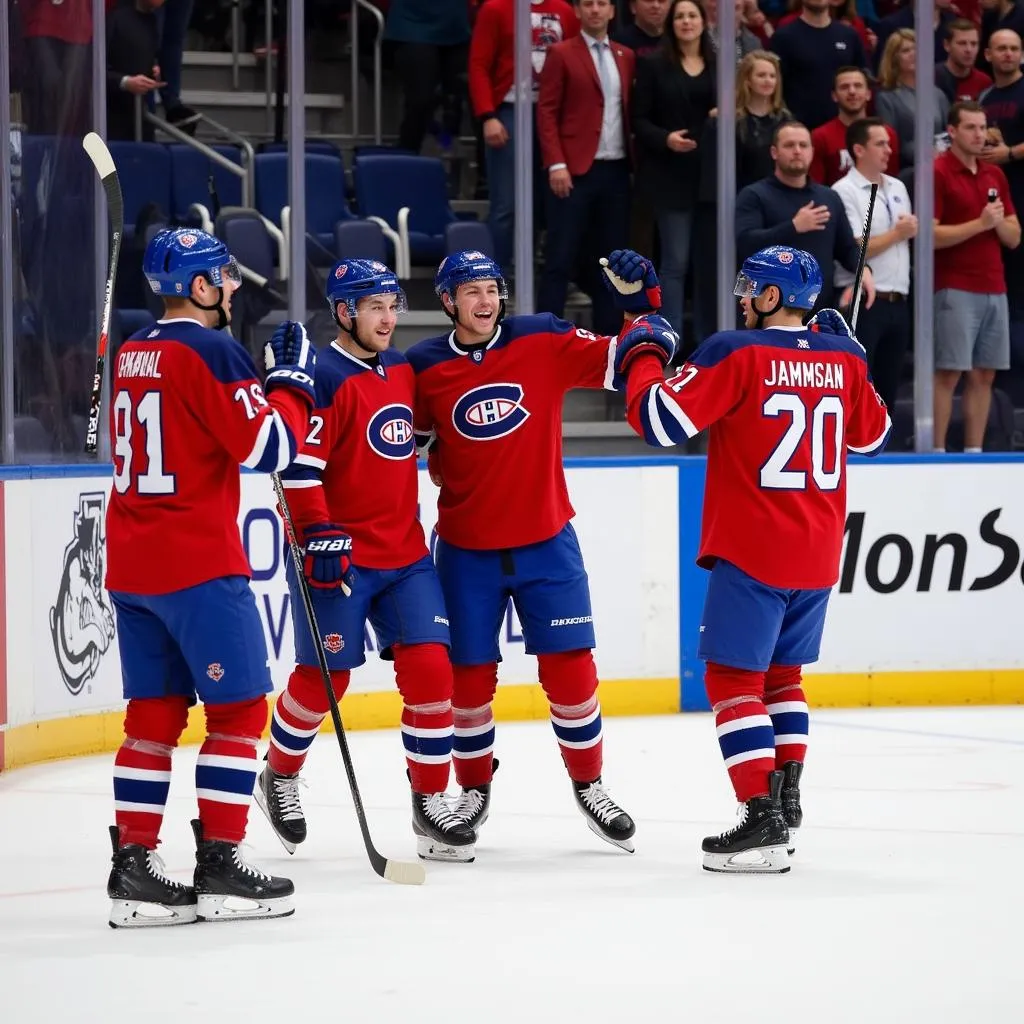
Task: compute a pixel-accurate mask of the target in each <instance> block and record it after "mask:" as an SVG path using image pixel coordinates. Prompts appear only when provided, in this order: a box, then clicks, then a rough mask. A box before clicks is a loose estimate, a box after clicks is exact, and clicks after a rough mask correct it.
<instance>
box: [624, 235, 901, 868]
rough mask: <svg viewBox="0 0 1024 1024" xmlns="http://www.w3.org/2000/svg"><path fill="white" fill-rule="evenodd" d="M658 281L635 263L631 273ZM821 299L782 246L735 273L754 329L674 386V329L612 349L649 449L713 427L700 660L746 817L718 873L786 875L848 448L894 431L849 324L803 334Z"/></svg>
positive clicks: (878, 445) (723, 851)
mask: <svg viewBox="0 0 1024 1024" xmlns="http://www.w3.org/2000/svg"><path fill="white" fill-rule="evenodd" d="M652 273H653V271H652V270H651V268H650V267H649V266H646V267H645V266H633V267H631V268H630V270H629V271H628V272H625V273H624V275H623V276H624V278H625V279H627V280H632V281H634V282H636V281H641V282H642V281H643V280H644V278H645V277H650V275H651V274H652ZM820 290H821V271H820V269H819V268H818V264H817V262H816V261H815V260H814V258H813V257H812V256H810V255H809V254H808V253H806V252H803V251H801V250H799V249H791V248H789V247H788V246H771V247H769V248H767V249H762V250H761V251H760V252H758V253H755V254H754V255H753V256H751V257H750V258H749V259H748V260H746V261H745V262H744V264H743V267H742V269H741V271H740V274H739V276H738V277H737V279H736V287H735V293H736V294H737V295H738V296H740V305H741V307H742V310H743V317H744V325H745V326H746V327H747V328H748V330H746V331H724V332H721V333H719V334H714V335H712V336H711V337H710V338H708V339H707V341H705V342H704V343H703V344H702V345H701V346H700V347H699V348H698V349H697V351H696V352H695V353H694V354H693V356H692V357H691V359H690V361H689V362H688V363H686V364H685V365H684V366H683V367H682V369H681V370H680V371H679V373H677V374H676V375H675V376H674V377H671V378H670V379H669V380H668V381H665V380H664V379H663V372H662V371H663V367H664V366H665V365H666V364H667V363H668V362H669V360H670V359H671V358H672V355H673V352H674V344H673V342H674V338H673V336H672V334H671V332H663V331H655V332H653V334H652V333H650V332H648V333H644V332H643V331H642V330H641V331H636V330H635V329H634V330H631V331H628V332H626V333H625V334H624V335H623V337H622V339H621V340H620V342H619V345H618V350H617V353H616V371H617V372H618V373H621V374H625V375H628V388H627V402H628V408H627V415H628V418H629V422H630V424H631V425H632V427H633V429H634V430H635V431H636V432H637V433H638V434H640V435H641V436H642V437H643V438H644V439H645V440H646V441H647V443H648V444H651V445H656V446H664V447H668V446H670V445H673V444H678V443H680V442H681V441H683V440H685V439H686V438H688V437H693V436H694V435H695V434H698V433H699V432H700V431H702V430H704V429H707V428H710V439H709V444H708V465H707V484H706V487H705V493H704V516H703V528H702V534H701V543H700V551H699V553H698V557H697V564H698V565H700V566H702V567H703V568H705V569H709V570H710V571H711V577H710V579H709V581H708V591H707V598H706V601H705V605H704V615H703V620H702V625H701V632H700V641H699V646H698V653H699V655H700V657H701V658H702V659H703V660H704V661H705V663H706V669H705V686H706V687H707V693H708V700H709V702H710V704H711V706H712V709H713V710H714V713H715V724H716V727H717V730H718V742H719V746H720V748H721V751H722V756H723V758H724V759H725V764H726V768H727V769H728V772H729V777H730V779H731V781H732V784H733V788H734V789H735V791H736V798H737V800H738V801H739V802H740V804H742V805H743V807H742V810H743V816H742V819H741V822H740V824H739V825H737V826H736V827H735V828H733V829H731V830H730V831H728V832H724V833H722V834H721V835H719V836H709V837H708V838H707V839H705V840H704V843H703V850H704V867H705V868H707V869H708V870H709V871H766V872H784V871H788V870H789V864H788V861H787V856H786V853H787V848H791V847H792V845H793V842H794V834H795V832H796V830H797V828H798V827H799V826H800V823H801V819H802V812H801V809H800V789H799V783H800V775H801V772H802V770H803V761H804V755H805V753H806V750H807V721H808V718H807V702H806V699H805V697H804V692H803V687H802V682H801V668H802V666H803V665H806V664H809V663H810V662H813V661H816V660H817V658H818V651H819V648H820V645H821V636H822V630H823V628H824V624H825V610H826V606H827V604H828V598H829V593H830V591H831V588H832V586H833V584H834V583H835V582H836V580H837V579H838V578H839V558H840V552H841V548H842V543H843V531H844V526H845V521H846V454H847V452H848V451H852V452H860V453H862V454H865V455H875V454H877V453H878V452H880V451H881V450H882V448H883V447H884V446H885V443H886V441H887V439H888V435H889V428H890V422H889V415H888V413H887V412H886V409H885V405H884V403H883V402H882V400H881V399H880V398H879V396H878V393H877V392H876V391H875V389H874V386H873V385H872V383H871V380H870V377H869V376H868V369H867V362H866V358H865V354H864V349H863V348H862V347H861V345H860V344H859V343H858V341H857V339H856V338H854V337H853V336H852V335H851V333H850V329H849V327H848V325H847V324H846V321H845V320H844V319H843V318H842V316H841V315H840V314H839V313H838V312H837V311H836V310H834V309H825V310H822V311H821V312H820V313H818V314H817V316H815V317H814V318H813V319H812V320H811V322H810V325H809V326H807V327H805V326H804V325H803V318H804V317H805V316H806V314H807V311H808V310H810V309H812V308H813V306H814V303H815V300H816V299H817V297H818V293H819V291H820ZM790 852H792V849H790Z"/></svg>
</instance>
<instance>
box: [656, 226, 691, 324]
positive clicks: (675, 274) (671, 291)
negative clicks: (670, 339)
mask: <svg viewBox="0 0 1024 1024" xmlns="http://www.w3.org/2000/svg"><path fill="white" fill-rule="evenodd" d="M654 216H655V220H656V221H657V223H658V237H659V238H660V239H661V266H660V267H658V277H659V278H661V315H662V316H663V317H665V319H666V320H667V321H668V322H669V323H670V324H671V325H672V327H673V329H674V330H675V331H676V333H677V334H678V335H679V336H680V337H682V335H683V309H684V302H685V299H686V296H685V295H684V291H683V282H684V281H685V279H686V271H687V269H688V268H689V266H690V240H691V239H692V237H693V210H659V211H658V212H657V213H655V215H654Z"/></svg>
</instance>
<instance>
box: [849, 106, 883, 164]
mask: <svg viewBox="0 0 1024 1024" xmlns="http://www.w3.org/2000/svg"><path fill="white" fill-rule="evenodd" d="M884 127H885V122H884V121H883V120H882V119H881V118H880V117H862V118H861V119H860V120H859V121H854V122H853V123H852V124H851V125H849V126H848V127H847V129H846V152H847V153H849V154H850V157H851V158H852V160H853V162H854V163H856V162H857V158H856V157H855V156H854V153H853V147H854V146H866V145H867V144H868V139H870V138H871V129H872V128H884Z"/></svg>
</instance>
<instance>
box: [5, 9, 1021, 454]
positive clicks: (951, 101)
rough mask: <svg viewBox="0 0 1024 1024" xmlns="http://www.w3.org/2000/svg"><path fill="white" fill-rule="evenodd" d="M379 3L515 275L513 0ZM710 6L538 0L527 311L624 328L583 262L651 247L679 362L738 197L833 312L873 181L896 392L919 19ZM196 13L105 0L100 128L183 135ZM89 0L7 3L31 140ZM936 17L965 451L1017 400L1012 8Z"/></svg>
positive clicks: (889, 393)
mask: <svg viewBox="0 0 1024 1024" xmlns="http://www.w3.org/2000/svg"><path fill="white" fill-rule="evenodd" d="M267 2H270V0H267ZM375 2H376V4H377V6H378V7H379V8H381V9H382V10H383V11H384V12H385V14H386V31H385V41H386V50H385V55H386V60H387V67H388V69H389V72H388V73H389V75H392V76H394V80H395V81H397V82H398V83H399V85H400V89H401V94H402V99H403V106H402V115H401V121H400V124H399V126H398V132H397V139H396V140H395V142H396V144H397V146H398V147H399V148H401V149H403V150H409V151H412V152H419V151H421V149H422V148H423V146H424V143H425V141H426V139H427V137H428V135H431V134H434V135H435V136H436V137H437V138H438V139H439V140H440V142H441V144H442V145H444V146H447V145H450V144H451V142H452V140H453V139H455V138H457V137H458V136H460V135H465V134H467V133H473V134H475V135H476V136H477V141H478V151H479V154H480V165H481V166H480V168H479V180H480V181H481V183H482V184H483V183H485V185H483V188H484V190H483V191H481V192H480V193H479V194H480V195H481V196H486V198H487V199H488V200H489V215H488V222H489V226H490V229H491V234H492V238H493V245H494V253H495V256H496V258H497V259H498V261H499V262H500V263H501V264H502V265H503V266H504V267H505V268H506V269H507V273H508V275H509V278H510V280H511V279H514V277H515V265H514V251H513V250H514V246H513V240H514V228H515V219H516V211H515V158H514V146H515V141H516V140H515V119H514V106H513V102H512V100H513V67H514V28H513V22H514V0H375ZM720 2H723V0H618V2H617V3H613V2H612V0H531V2H530V16H531V24H532V29H533V38H532V51H533V68H534V83H533V100H534V118H533V120H534V140H533V141H534V146H533V149H534V157H535V181H534V185H535V202H534V212H535V218H536V223H535V227H536V230H537V238H538V239H539V240H542V241H541V242H540V243H539V249H538V274H537V275H536V278H537V282H538V291H537V296H536V304H537V308H538V309H541V310H547V311H551V312H554V313H557V314H561V313H563V311H564V309H565V305H566V301H567V296H569V295H570V294H572V293H573V292H574V290H575V289H579V290H582V292H583V293H585V294H587V295H589V297H590V299H591V302H592V319H591V325H592V326H593V328H594V329H595V330H599V331H604V332H608V333H612V332H614V331H615V330H616V329H617V326H618V324H617V316H616V311H615V310H614V308H613V307H612V306H611V304H610V303H609V302H608V300H607V296H606V294H605V292H604V289H603V288H602V287H601V286H600V282H599V279H598V275H597V258H598V257H599V256H600V255H603V254H605V253H607V252H608V251H609V250H611V249H614V248H620V247H624V246H627V245H629V246H632V247H635V248H638V249H640V250H642V251H644V252H649V253H651V254H652V255H653V256H654V258H655V260H656V263H657V266H658V268H659V273H660V275H661V278H662V282H663V295H664V301H665V309H664V312H665V315H666V316H667V317H668V319H669V320H670V321H671V322H672V323H673V325H674V326H675V327H676V328H677V329H678V330H679V331H680V333H681V335H682V338H683V342H684V352H689V351H692V349H693V348H694V347H695V346H696V345H697V344H698V343H699V342H700V341H701V340H703V339H704V338H705V337H707V336H708V335H709V334H710V333H712V332H713V331H714V330H715V328H716V306H715V299H714V296H715V294H716V289H717V287H718V282H717V280H716V259H715V253H716V249H717V244H718V239H717V229H716V210H717V206H718V204H719V203H720V202H723V201H729V202H734V203H735V221H736V250H737V259H738V260H742V259H743V258H744V257H745V256H746V255H748V254H749V253H750V252H752V251H754V250H756V249H757V248H759V247H761V246H763V245H766V244H773V243H785V244H790V245H799V246H800V247H802V248H805V249H807V250H808V251H811V252H812V253H814V254H815V256H817V258H818V259H819V262H821V263H822V266H823V267H825V268H828V267H832V268H834V275H833V274H832V273H830V272H828V271H827V272H826V282H827V283H826V287H825V289H824V291H823V294H822V296H821V299H820V303H821V304H822V305H826V304H830V305H832V304H842V303H844V302H845V301H847V300H848V293H849V287H848V286H849V282H850V279H851V276H852V275H851V271H852V270H853V268H854V266H855V262H856V256H857V250H858V241H859V235H860V234H861V233H862V224H863V219H864V207H865V202H866V199H865V196H866V194H867V191H868V189H869V186H870V183H871V182H875V183H877V184H878V185H879V186H880V188H879V193H878V202H877V204H876V207H875V213H874V227H873V232H872V238H871V244H870V247H869V258H868V262H869V265H870V269H869V271H868V272H867V274H866V288H865V292H866V302H865V305H864V307H863V308H862V312H861V319H860V324H859V329H860V333H861V338H862V341H864V343H865V346H866V348H867V349H868V352H869V359H870V362H871V368H872V372H873V374H874V375H875V377H876V379H877V381H878V384H879V388H880V390H881V392H882V394H883V396H884V397H885V398H886V400H887V402H889V403H890V404H895V402H896V400H897V398H898V397H899V396H900V395H901V394H905V392H906V387H907V382H908V381H909V380H910V378H911V375H912V367H911V363H910V357H911V353H912V338H913V320H912V316H911V305H910V302H911V295H912V288H913V276H912V267H911V248H912V239H913V238H914V236H915V235H916V232H917V225H918V220H917V216H918V214H917V213H915V210H914V206H913V199H914V177H915V175H916V174H920V173H921V168H917V167H915V166H914V154H915V138H914V131H915V117H914V111H915V106H916V95H915V80H916V79H915V69H916V38H917V37H916V34H915V33H916V32H917V31H920V30H921V29H922V27H921V26H916V25H915V24H914V11H913V6H912V4H910V3H907V2H901V0H839V2H830V0H760V2H758V0H734V2H735V10H736V29H737V31H736V36H735V39H734V40H732V41H729V42H726V41H723V40H722V39H721V37H720V33H719V31H718V10H717V4H718V3H720ZM725 2H728V0H725ZM192 6H193V5H192V0H166V2H162V0H108V8H109V13H108V26H107V37H108V47H107V58H108V75H107V87H108V96H109V103H108V119H109V125H110V131H111V133H112V137H116V136H115V135H114V133H116V132H123V133H124V134H123V135H122V136H121V137H129V138H130V137H134V136H133V135H132V130H133V125H131V124H129V121H128V111H129V109H130V107H131V106H132V105H133V101H132V99H131V97H132V95H133V94H139V95H145V96H147V97H150V98H151V99H152V101H156V100H157V99H159V101H160V103H161V104H162V108H163V111H164V115H165V116H166V117H167V118H168V119H169V120H172V121H175V122H177V123H178V124H179V126H180V127H183V128H185V129H186V130H190V129H192V128H193V127H194V111H192V110H190V109H189V108H188V107H186V106H185V105H184V104H183V103H181V100H180V92H181V74H180V65H181V51H182V46H183V40H184V33H185V29H186V28H187V26H188V24H189V18H190V16H191V22H192V26H193V30H196V29H197V28H199V29H200V30H202V31H205V32H207V33H210V32H213V36H211V37H210V38H209V39H208V40H207V41H208V43H209V45H210V46H212V47H216V46H217V45H219V43H218V39H217V38H216V33H217V32H223V30H224V25H225V24H226V22H225V21H224V20H223V15H224V12H225V11H226V9H227V7H228V5H226V4H223V5H222V4H220V3H213V4H209V5H196V6H197V7H201V8H203V9H202V10H196V11H193V10H192ZM349 6H350V5H349V4H348V3H342V4H327V3H317V2H315V0H307V7H308V8H310V10H311V11H312V12H313V16H314V17H316V18H327V19H331V18H333V19H335V20H337V18H338V17H341V16H345V15H347V14H348V9H349ZM89 8H91V4H90V3H89V0H64V2H63V3H62V4H61V5H57V6H54V5H51V4H49V3H47V4H43V3H40V2H38V0H17V2H15V3H14V8H13V9H14V11H15V13H16V15H17V16H19V17H20V18H21V24H20V26H19V32H20V37H21V38H24V40H25V43H26V51H25V52H26V54H27V59H28V60H29V61H32V60H36V61H42V63H40V64H39V67H43V66H45V67H47V68H50V69H54V72H55V74H58V73H59V75H61V76H63V77H64V79H65V88H64V89H63V91H58V92H55V91H54V90H55V89H56V88H57V86H56V85H55V84H54V83H55V82H56V81H57V79H56V78H54V77H53V76H49V77H48V76H46V75H35V74H33V75H26V79H33V78H35V79H42V80H43V81H42V84H40V82H39V81H36V84H35V91H36V95H35V96H34V97H30V96H29V94H30V93H31V92H32V89H28V90H27V91H26V106H27V110H26V120H27V122H28V125H29V130H30V131H40V132H45V131H53V130H55V129H54V126H53V124H52V123H51V121H52V119H53V118H57V119H58V121H59V124H61V125H64V126H65V128H64V129H63V130H67V128H66V126H68V125H71V126H74V125H75V124H76V123H79V122H76V119H75V115H74V114H73V113H72V112H69V110H68V108H69V106H74V104H75V102H79V103H80V102H81V97H80V96H79V97H77V100H76V97H75V96H68V95H67V94H68V89H67V88H66V80H67V78H68V76H71V75H74V74H80V73H81V72H80V71H79V70H76V69H78V68H80V67H86V68H87V66H88V61H87V60H86V59H84V58H83V57H82V56H81V54H77V53H76V48H77V49H79V50H81V49H88V42H89V39H90V38H91V35H90V32H91V30H85V29H81V28H80V26H79V25H78V20H79V19H81V18H86V13H87V9H89ZM243 9H244V11H245V25H246V27H247V36H246V41H245V45H246V47H247V48H248V49H251V50H256V49H258V48H262V50H263V51H264V52H265V51H266V48H267V46H268V41H267V40H264V39H262V37H261V36H260V35H259V31H258V28H259V26H260V25H261V24H262V15H261V13H260V12H261V11H262V9H263V8H262V7H261V6H259V5H257V4H255V3H250V4H245V5H243ZM61 10H63V12H64V13H65V14H67V15H68V17H66V18H64V19H63V20H61V15H60V14H59V13H55V12H59V11H61ZM218 19H219V20H218ZM73 26H78V27H73ZM211 26H216V27H214V28H211ZM930 29H931V30H932V31H933V32H934V38H935V58H936V65H935V74H934V105H935V109H936V118H935V124H934V125H933V131H932V135H933V138H932V145H931V147H930V148H931V149H932V151H933V153H934V161H935V170H934V175H935V177H934V181H935V192H936V207H935V212H934V216H935V218H936V219H937V222H938V227H937V228H936V252H935V291H936V296H935V308H936V321H935V324H936V330H935V345H936V348H935V353H936V363H935V366H936V372H935V390H936V427H937V429H936V445H937V447H942V445H943V439H944V436H945V426H944V425H945V424H946V423H947V422H948V421H949V416H950V410H951V408H952V406H953V399H954V390H955V389H956V388H957V386H958V384H959V383H960V381H961V377H962V388H963V398H962V408H963V418H964V444H965V447H966V448H968V449H976V448H980V447H981V445H982V442H983V436H984V432H985V426H986V423H987V422H988V420H989V402H990V397H991V393H992V387H993V380H994V379H995V375H996V372H997V371H1008V370H1010V368H1011V365H1012V371H1011V372H1009V373H1004V374H1003V376H1002V377H1000V381H999V383H1000V385H1001V386H1003V385H1005V390H1008V391H1009V392H1010V394H1011V397H1012V398H1013V400H1014V402H1015V404H1016V405H1018V406H1021V407H1024V253H1022V251H1021V247H1020V246H1019V240H1020V228H1019V223H1018V221H1017V218H1016V210H1017V208H1018V207H1019V206H1020V204H1021V203H1022V202H1024V75H1022V73H1021V61H1022V53H1021V38H1022V36H1024V0H1021V2H1020V3H1019V4H1018V2H1016V0H935V3H934V16H933V24H932V26H930ZM364 35H365V34H364ZM221 42H222V40H221ZM269 45H270V46H274V45H276V44H275V43H274V42H273V41H271V42H270V43H269ZM724 59H727V60H729V61H730V63H734V64H735V67H736V189H737V194H736V195H735V196H729V197H725V196H722V195H721V194H720V189H719V179H720V175H719V173H718V170H719V169H718V166H717V145H716V141H717V133H718V123H719V118H718V113H719V111H718V101H717V78H716V76H717V67H718V64H719V63H720V62H721V61H722V60H724ZM12 73H14V71H13V69H12ZM46 90H50V91H49V92H47V91H46ZM58 93H59V94H58ZM55 103H56V106H55ZM61 104H63V106H62V105H61ZM58 109H59V110H60V113H59V114H57V113H55V111H57V110H58ZM979 132H980V135H978V133H979ZM979 139H980V141H978V140H979ZM992 190H994V191H992ZM990 196H992V201H991V202H990V201H989V197H990ZM979 197H981V199H980V200H979ZM979 203H980V205H979ZM975 206H978V209H977V210H976V209H975ZM979 210H980V212H979ZM958 401H959V399H958Z"/></svg>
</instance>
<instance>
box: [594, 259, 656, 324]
mask: <svg viewBox="0 0 1024 1024" xmlns="http://www.w3.org/2000/svg"><path fill="white" fill-rule="evenodd" d="M601 267H602V269H603V271H604V273H603V275H602V277H603V278H604V283H605V287H606V288H607V289H608V291H610V292H611V293H612V297H613V298H614V299H615V304H616V305H617V306H618V307H619V309H621V310H624V311H625V312H627V313H654V312H657V310H659V309H661V285H660V284H659V283H658V275H657V273H656V272H655V270H654V264H653V263H652V262H651V261H650V260H649V259H647V257H646V256H641V255H640V253H638V252H633V250H632V249H616V250H615V251H614V252H613V253H612V254H611V255H610V256H609V257H608V258H607V259H605V258H604V257H602V258H601Z"/></svg>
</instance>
